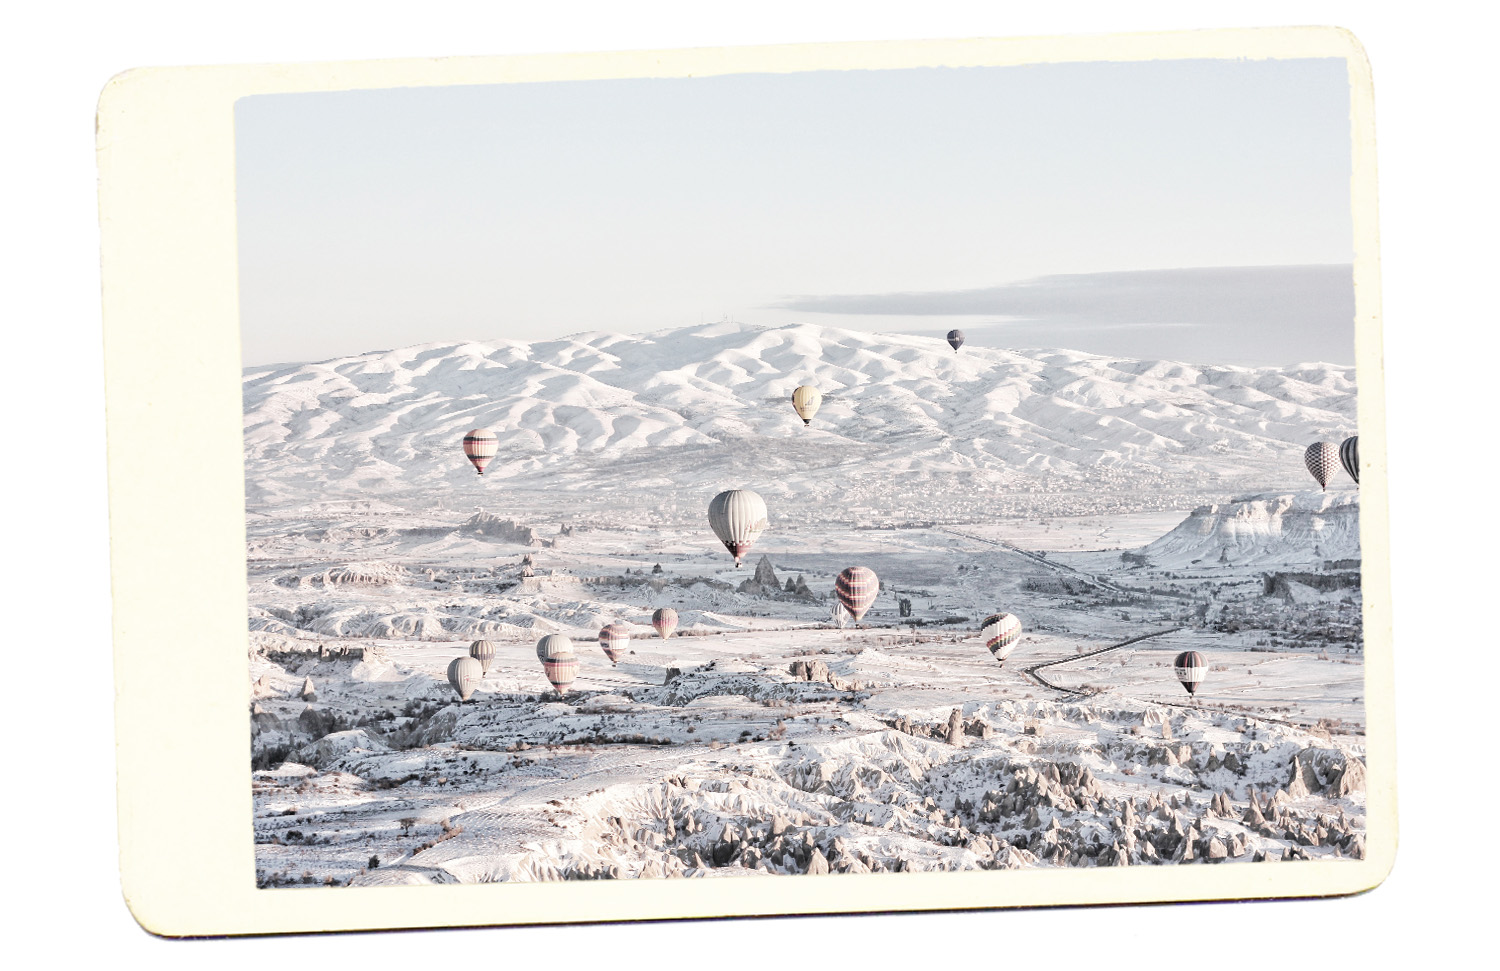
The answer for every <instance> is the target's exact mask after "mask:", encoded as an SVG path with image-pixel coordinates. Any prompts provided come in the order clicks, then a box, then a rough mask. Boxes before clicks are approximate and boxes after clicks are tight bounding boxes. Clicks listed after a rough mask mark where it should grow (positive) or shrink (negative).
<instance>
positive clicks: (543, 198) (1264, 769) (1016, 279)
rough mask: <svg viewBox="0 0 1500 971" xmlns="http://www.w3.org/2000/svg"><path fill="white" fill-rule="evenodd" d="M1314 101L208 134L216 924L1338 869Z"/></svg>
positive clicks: (846, 99)
mask: <svg viewBox="0 0 1500 971" xmlns="http://www.w3.org/2000/svg"><path fill="white" fill-rule="evenodd" d="M767 63H768V64H769V59H768V61H767ZM1354 66H1355V62H1354V61H1353V60H1351V59H1350V58H1347V57H1343V56H1338V57H1334V56H1291V55H1287V56H1274V57H1259V58H1250V57H1229V56H1212V57H1210V56H1202V57H1187V56H1183V57H1170V58H1162V59H1144V58H1134V59H1121V60H1107V59H1100V60H1076V59H1075V60H1064V61H1057V62H1037V63H1015V64H994V65H984V64H978V65H966V66H941V65H928V66H911V67H879V68H871V69H837V70H833V69H830V70H818V69H808V70H801V69H793V70H772V69H770V68H769V67H767V68H762V69H759V70H744V71H733V72H730V73H714V74H706V75H701V76H700V75H691V76H631V77H596V78H588V77H582V78H577V79H569V80H525V81H509V82H505V83H482V84H481V83H474V84H441V85H426V86H423V85H408V86H400V85H392V86H364V87H351V88H346V89H341V90H307V91H284V92H271V93H256V94H250V95H248V96H245V97H242V98H239V99H238V100H237V101H236V102H235V103H234V107H233V145H234V174H233V180H234V181H233V191H234V220H235V234H236V245H237V257H236V258H237V266H238V293H237V295H236V299H237V306H238V313H239V322H240V331H239V333H240V347H241V354H242V357H241V366H242V370H241V374H240V380H241V385H240V392H241V395H242V401H243V476H244V478H243V482H244V509H243V526H244V550H243V557H244V577H245V588H244V589H245V594H246V600H245V608H246V609H245V615H244V623H245V629H246V632H247V641H248V659H247V663H246V667H245V682H244V683H245V686H246V687H245V691H246V695H245V697H244V705H245V708H244V709H243V711H244V714H243V716H242V717H243V718H245V719H246V720H247V722H248V737H249V742H250V744H249V750H248V751H245V752H244V755H243V757H244V770H243V772H244V776H243V778H244V785H245V788H246V790H247V792H246V793H245V794H246V795H248V796H249V797H250V799H251V800H252V801H253V828H251V829H247V830H245V831H244V832H243V840H244V845H246V846H250V845H253V852H254V885H255V887H256V888H259V889H260V890H262V891H264V892H266V893H268V894H283V895H285V894H294V893H295V892H299V891H306V890H307V889H310V888H369V887H390V886H422V885H436V884H481V883H483V884H489V883H540V882H557V881H588V880H645V881H681V880H688V879H699V878H742V879H743V880H745V881H757V880H764V879H766V878H772V877H792V876H811V875H834V876H837V875H843V874H902V875H904V874H915V873H948V872H958V871H996V870H1006V871H1011V870H1017V871H1033V870H1086V869H1096V868H1120V867H1149V868H1159V867H1169V868H1181V867H1207V866H1214V865H1220V864H1224V865H1229V866H1232V867H1245V868H1249V867H1251V866H1252V865H1273V866H1276V867H1296V866H1299V865H1301V864H1305V863H1308V862H1311V861H1318V862H1321V863H1325V864H1326V863H1339V862H1340V861H1343V862H1344V863H1345V865H1349V864H1350V861H1361V860H1364V859H1366V855H1367V843H1368V842H1369V841H1371V840H1372V839H1376V838H1377V835H1376V834H1372V833H1371V832H1370V827H1369V825H1368V823H1367V796H1368V790H1369V786H1368V785H1367V767H1368V764H1369V761H1370V756H1369V753H1368V751H1367V748H1366V730H1367V727H1368V721H1367V698H1366V693H1367V689H1366V666H1365V648H1366V636H1365V635H1366V624H1365V620H1364V618H1365V608H1366V604H1365V600H1364V596H1363V592H1362V578H1363V577H1364V576H1365V574H1364V572H1363V570H1362V545H1361V516H1360V477H1361V473H1362V471H1363V472H1366V473H1371V469H1372V465H1371V462H1370V454H1371V453H1372V450H1373V454H1374V455H1376V456H1383V454H1384V452H1383V447H1384V446H1383V443H1382V442H1381V441H1380V440H1379V439H1378V438H1375V439H1370V438H1368V437H1367V449H1366V452H1367V454H1366V461H1365V464H1364V465H1361V457H1360V444H1359V433H1360V427H1359V423H1360V418H1361V414H1362V412H1361V409H1360V404H1361V402H1360V397H1359V395H1360V383H1361V382H1360V381H1359V380H1358V377H1359V376H1357V374H1356V345H1357V343H1358V342H1359V341H1375V342H1377V343H1378V341H1379V339H1380V334H1379V330H1378V317H1376V316H1374V315H1373V314H1369V315H1366V316H1367V317H1368V322H1361V324H1360V326H1359V328H1357V327H1356V286H1355V281H1356V276H1357V273H1356V269H1357V265H1358V260H1367V259H1369V258H1371V257H1370V254H1368V253H1364V252H1361V253H1359V254H1358V255H1357V254H1356V248H1357V245H1356V243H1357V238H1358V237H1357V233H1356V215H1355V211H1354V208H1353V207H1354V202H1353V198H1354V196H1353V192H1352V190H1351V184H1352V183H1354V182H1356V181H1357V180H1356V171H1355V169H1356V159H1357V157H1358V152H1357V151H1356V145H1355V129H1354V126H1353V123H1352V122H1351V114H1352V111H1353V107H1352V105H1353V102H1354V100H1355V98H1356V92H1355V91H1354V89H1353V88H1352V83H1353V82H1352V81H1351V77H1353V76H1355V75H1354V72H1353V68H1354ZM666 73H671V72H666ZM1361 299H1365V298H1364V297H1362V298H1361ZM1357 329H1358V331H1359V333H1358V334H1357V333H1356V331H1357ZM1374 404H1375V405H1377V406H1378V405H1379V402H1375V403H1374ZM1366 413H1369V412H1368V410H1367V412H1366ZM1366 431H1367V432H1371V433H1372V434H1373V433H1374V432H1372V430H1371V429H1368V428H1367V429H1366ZM1377 468H1378V467H1377ZM1371 474H1375V473H1371ZM1369 482H1370V480H1369V478H1368V477H1367V484H1369ZM1382 528H1383V526H1382ZM1372 582H1373V581H1372ZM1372 636H1373V635H1372ZM1387 649H1388V648H1387ZM1378 838H1380V839H1384V840H1386V841H1393V840H1394V834H1393V833H1386V834H1383V835H1381V836H1379V837H1378ZM1011 876H1012V875H1010V874H995V875H993V879H995V880H997V881H999V880H1005V879H1010V878H1011ZM890 879H891V880H892V881H897V882H899V881H900V880H902V879H908V878H906V877H904V876H892V877H891V878H890ZM828 886H829V892H830V893H832V894H835V895H836V894H837V893H838V890H837V887H838V884H837V882H835V881H830V883H829V884H828ZM1247 886H1248V883H1247Z"/></svg>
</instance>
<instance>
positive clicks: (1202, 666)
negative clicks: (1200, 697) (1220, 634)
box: [1172, 651, 1208, 695]
mask: <svg viewBox="0 0 1500 971" xmlns="http://www.w3.org/2000/svg"><path fill="white" fill-rule="evenodd" d="M1207 672H1208V664H1207V662H1205V661H1204V660H1203V655H1202V654H1199V653H1198V652H1197V651H1183V652H1182V653H1181V654H1179V655H1177V660H1175V661H1173V662H1172V673H1173V674H1175V675H1177V680H1178V681H1181V682H1182V686H1183V687H1184V688H1186V689H1187V693H1188V694H1190V695H1193V694H1197V692H1198V685H1200V684H1202V683H1203V675H1204V674H1206V673H1207Z"/></svg>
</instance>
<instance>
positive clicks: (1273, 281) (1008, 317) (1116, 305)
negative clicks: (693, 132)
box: [775, 263, 1354, 365]
mask: <svg viewBox="0 0 1500 971" xmlns="http://www.w3.org/2000/svg"><path fill="white" fill-rule="evenodd" d="M775 306H776V309H782V310H792V311H800V312H804V313H819V314H842V315H858V316H896V317H908V318H923V317H971V318H973V317H978V318H981V320H980V321H978V322H977V323H971V324H968V325H966V326H965V328H964V329H965V334H966V335H967V337H968V340H969V341H970V342H971V343H974V344H977V345H979V346H1012V347H1016V346H1057V347H1070V348H1074V349H1076V350H1086V351H1091V352H1093V353H1100V354H1118V355H1121V356H1130V357H1141V358H1167V359H1176V360H1189V361H1200V362H1204V363H1209V362H1212V363H1223V364H1246V365H1263V364H1292V363H1299V362H1304V361H1327V362H1329V363H1336V364H1352V363H1353V362H1354V276H1353V267H1352V266H1351V265H1350V264H1347V263H1342V264H1319V265H1309V266H1240V267H1193V268H1184V269H1171V270H1131V271H1121V272H1113V273H1080V274H1066V275H1058V276H1045V277H1038V278H1036V279H1034V280H1027V281H1023V282H1020V283H1013V284H1007V285H1004V286H995V287H985V288H981V289H976V290H948V291H930V292H908V293H881V294H853V295H830V296H800V297H791V298H788V299H786V300H783V301H782V302H780V303H778V304H776V305H775ZM910 324H911V326H909V327H907V328H904V329H905V330H906V331H907V332H909V333H936V332H939V331H942V330H946V329H947V327H948V326H950V324H951V322H944V323H943V324H942V326H941V327H939V326H938V322H937V321H933V322H932V324H931V325H930V326H923V325H921V324H920V323H919V321H917V320H913V321H911V322H910Z"/></svg>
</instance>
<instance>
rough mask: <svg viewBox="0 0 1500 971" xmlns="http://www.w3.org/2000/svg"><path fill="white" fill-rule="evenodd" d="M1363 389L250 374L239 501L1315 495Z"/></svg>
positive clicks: (461, 359) (1246, 372)
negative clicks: (813, 408)
mask: <svg viewBox="0 0 1500 971" xmlns="http://www.w3.org/2000/svg"><path fill="white" fill-rule="evenodd" d="M804 383H811V384H815V385H816V386H817V387H818V388H820V389H821V390H822V391H823V393H824V395H825V398H824V402H823V406H822V410H821V411H819V412H818V414H817V416H816V418H815V419H814V421H813V424H812V426H811V427H804V426H803V425H802V423H801V422H800V421H799V420H798V419H797V417H796V415H795V414H794V412H793V411H792V408H791V404H790V398H791V393H792V391H793V389H794V388H796V387H797V386H798V385H799V384H804ZM1354 390H1355V389H1354V369H1353V368H1351V367H1343V366H1334V365H1327V364H1308V365H1300V366H1297V367H1291V368H1254V369H1251V368H1237V367H1204V366H1193V365H1187V364H1175V363H1171V362H1165V361H1129V360H1119V359H1115V358H1110V357H1102V356H1098V355H1091V354H1084V353H1081V352H1073V351H1058V350H998V349H989V348H968V347H966V348H964V349H963V350H962V351H961V352H960V353H957V354H955V353H954V352H953V351H952V350H951V349H950V348H949V347H948V345H947V344H946V343H945V342H943V341H939V340H933V339H928V338H921V337H909V336H900V335H884V334H866V333H858V332H854V331H847V330H839V329H835V328H826V327H817V326H813V325H807V324H798V325H790V326H784V327H775V328H760V327H753V326H748V325H742V324H736V323H720V324H712V325H707V326H698V327H689V328H683V329H678V330H669V331H662V332H658V333H653V334H645V335H633V336H626V335H621V334H609V333H595V334H583V335H578V336H576V337H572V338H567V339H562V340H553V341H542V342H537V343H534V344H523V343H518V342H513V341H497V342H493V343H484V344H480V343H461V344H443V343H437V344H424V345H419V346H415V347H408V348H401V349H397V350H392V351H379V352H371V353H368V354H362V355H358V356H354V357H347V358H340V359H336V360H332V361H325V362H321V363H313V364H286V365H276V366H269V367H255V368H248V369H246V371H245V373H244V401H245V426H244V427H245V450H246V477H247V489H248V494H249V497H250V501H251V504H252V505H257V504H268V503H273V504H274V503H279V502H281V501H285V500H294V501H299V500H300V501H310V500H314V499H327V498H332V497H340V496H341V497H348V496H350V495H353V494H358V495H360V496H363V497H369V496H372V495H376V494H379V495H382V496H386V497H393V498H398V497H400V496H401V495H402V494H410V495H415V494H430V493H431V492H432V491H433V490H444V491H454V492H455V494H456V495H458V496H459V497H460V498H461V499H462V501H466V502H469V501H477V502H481V503H482V502H483V501H485V500H484V497H485V496H486V495H488V496H496V495H500V494H503V492H504V491H505V490H514V489H525V490H538V491H546V492H549V493H553V494H556V495H574V496H587V495H588V494H589V493H591V492H593V491H595V490H597V489H598V488H599V487H601V486H608V487H610V488H612V489H615V490H621V491H624V492H630V491H635V492H638V493H641V494H649V495H650V496H651V497H652V498H651V501H652V502H653V503H658V504H662V505H664V506H670V504H671V503H672V502H674V501H675V500H676V499H677V498H678V497H679V496H681V497H683V498H686V497H687V495H688V494H689V493H691V494H692V497H693V498H692V501H691V502H690V503H689V505H691V506H692V507H693V513H694V515H696V514H698V512H699V510H698V509H697V500H698V499H699V498H702V497H701V496H699V495H698V493H700V492H709V493H710V494H711V491H713V490H717V489H718V488H722V487H729V486H744V487H747V488H754V489H756V490H757V491H760V492H761V493H762V494H763V495H766V496H767V498H771V497H772V496H788V495H796V496H798V497H799V498H801V499H802V500H811V501H812V502H813V503H814V504H818V503H835V502H836V503H837V504H839V506H840V508H842V509H849V508H854V507H856V506H860V505H861V504H863V505H867V506H870V507H872V508H883V509H886V510H887V511H888V512H890V513H891V514H892V515H900V514H903V513H906V514H919V513H920V512H921V511H922V510H923V508H925V507H924V503H925V504H926V505H933V504H936V505H939V506H943V507H944V508H948V507H952V506H953V505H954V504H955V503H956V504H957V505H958V506H960V507H961V506H963V505H964V504H965V502H970V503H974V504H976V505H983V504H985V503H986V502H991V503H994V502H998V500H997V499H996V497H998V496H1000V495H1001V494H1015V493H1033V494H1034V493H1056V492H1060V491H1070V490H1080V491H1086V492H1091V493H1116V494H1127V493H1134V494H1144V493H1152V492H1155V493H1160V492H1164V491H1176V492H1183V493H1199V494H1203V495H1228V494H1230V493H1233V492H1246V491H1288V490H1291V489H1300V488H1303V487H1305V485H1306V473H1305V471H1304V470H1303V468H1302V461H1301V453H1302V450H1303V449H1304V448H1305V447H1306V445H1307V444H1308V443H1310V442H1312V441H1315V440H1318V439H1328V440H1332V441H1338V440H1340V439H1341V438H1342V437H1344V436H1346V435H1349V434H1353V433H1354V431H1355V424H1354V423H1355V394H1354ZM479 426H482V427H487V428H489V429H491V430H492V431H493V432H494V433H495V434H496V435H497V436H499V440H500V451H499V455H498V456H497V458H496V459H495V461H494V463H493V464H492V465H491V466H490V468H489V470H488V471H487V472H486V474H485V476H484V477H483V479H478V477H476V476H475V474H474V471H473V469H472V467H471V466H470V465H469V464H468V462H467V461H465V459H464V457H463V453H462V450H461V447H460V441H461V439H462V437H463V434H464V432H466V431H467V430H468V429H470V428H474V427H479ZM896 497H900V501H897V498H896ZM993 508H995V509H998V508H999V507H998V506H995V507H993ZM1178 508H1182V507H1181V506H1178Z"/></svg>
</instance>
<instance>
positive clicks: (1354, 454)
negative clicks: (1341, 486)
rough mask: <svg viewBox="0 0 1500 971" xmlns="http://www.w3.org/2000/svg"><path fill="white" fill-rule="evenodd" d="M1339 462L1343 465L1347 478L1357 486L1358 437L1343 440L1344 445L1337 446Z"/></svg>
mask: <svg viewBox="0 0 1500 971" xmlns="http://www.w3.org/2000/svg"><path fill="white" fill-rule="evenodd" d="M1339 460H1340V461H1342V462H1343V463H1344V471H1345V472H1348V473H1349V478H1351V479H1353V480H1354V484H1355V485H1359V436H1358V435H1355V436H1354V437H1353V438H1346V439H1344V444H1342V445H1340V446H1339Z"/></svg>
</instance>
